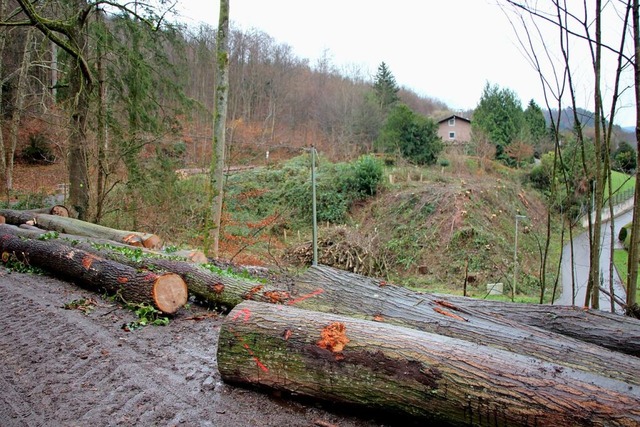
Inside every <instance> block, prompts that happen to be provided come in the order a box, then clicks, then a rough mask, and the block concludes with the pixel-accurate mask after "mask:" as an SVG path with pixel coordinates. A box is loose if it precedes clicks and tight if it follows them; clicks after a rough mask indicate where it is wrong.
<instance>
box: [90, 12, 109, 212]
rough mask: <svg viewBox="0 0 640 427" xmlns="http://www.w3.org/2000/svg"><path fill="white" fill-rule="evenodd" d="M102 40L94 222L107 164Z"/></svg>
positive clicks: (103, 193) (99, 46) (98, 59)
mask: <svg viewBox="0 0 640 427" xmlns="http://www.w3.org/2000/svg"><path fill="white" fill-rule="evenodd" d="M102 13H103V12H102V10H100V9H98V10H97V13H96V15H97V20H98V25H103V19H102ZM103 44H104V40H103V38H102V37H99V38H98V40H97V43H96V49H97V55H96V56H97V57H96V62H97V66H96V68H97V72H98V111H97V126H98V130H97V140H98V141H97V142H98V170H97V171H96V174H97V177H96V180H97V181H96V210H95V212H94V216H93V219H94V222H95V223H99V222H100V220H101V219H102V211H103V208H104V200H105V198H106V188H105V187H106V179H107V173H108V170H107V169H108V166H107V155H106V153H107V119H106V114H107V113H106V110H105V109H106V104H107V85H106V82H105V71H104V59H103V55H104V54H105V51H104V47H103Z"/></svg>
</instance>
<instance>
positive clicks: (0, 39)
mask: <svg viewBox="0 0 640 427" xmlns="http://www.w3.org/2000/svg"><path fill="white" fill-rule="evenodd" d="M4 9H5V3H4V0H0V21H2V20H3V19H4ZM7 31H9V29H8V28H0V71H2V70H3V69H4V64H3V61H2V59H3V58H4V46H5V43H6V33H7ZM3 78H4V76H3V75H2V74H0V99H3V93H2V92H3V90H2V88H3V87H4V85H3V84H2V79H3ZM3 129H4V107H3V104H2V103H0V177H2V178H4V177H5V174H6V171H7V158H6V150H5V146H4V132H3ZM7 194H8V193H7Z"/></svg>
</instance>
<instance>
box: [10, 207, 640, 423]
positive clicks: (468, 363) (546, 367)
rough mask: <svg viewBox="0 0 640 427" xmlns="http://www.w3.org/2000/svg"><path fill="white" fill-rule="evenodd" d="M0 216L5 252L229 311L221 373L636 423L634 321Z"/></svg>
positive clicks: (165, 300)
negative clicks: (173, 249) (271, 277)
mask: <svg viewBox="0 0 640 427" xmlns="http://www.w3.org/2000/svg"><path fill="white" fill-rule="evenodd" d="M0 215H2V217H3V218H5V219H6V222H7V224H4V225H0V253H1V254H2V257H3V260H4V259H5V258H16V259H20V260H22V261H25V262H29V263H30V264H32V265H37V266H40V267H43V268H46V269H48V270H49V271H51V272H54V273H56V274H58V275H62V276H64V277H67V278H69V279H71V280H73V281H74V282H76V283H79V284H82V285H84V286H86V287H88V288H90V289H95V290H99V291H108V292H110V293H116V294H119V295H121V296H122V297H123V298H124V299H126V300H130V301H139V302H145V303H148V304H152V305H153V306H155V307H156V308H158V309H159V310H161V311H163V312H165V313H175V312H176V311H177V310H179V309H180V307H181V306H182V305H183V304H184V303H185V302H186V301H187V296H188V294H190V295H192V296H193V297H195V298H197V300H198V301H202V302H205V303H207V304H213V305H216V306H218V307H222V308H224V309H225V310H231V311H230V312H229V314H228V316H227V317H226V320H225V322H224V324H223V326H222V328H221V330H220V339H219V345H218V350H217V352H218V353H217V359H218V369H219V371H220V373H221V376H222V378H223V379H224V380H225V381H229V382H234V383H239V384H242V385H251V386H259V387H265V388H270V389H277V390H282V391H285V392H291V393H296V394H299V395H305V396H309V397H313V398H317V399H321V400H325V401H331V402H338V403H341V404H352V405H357V406H363V407H366V408H375V409H378V410H381V411H384V412H389V413H393V414H401V415H404V416H410V417H418V418H419V419H420V420H425V421H430V422H434V423H443V424H448V425H474V426H475V425H479V426H484V425H487V426H488V425H539V426H556V425H603V426H604V425H611V426H636V425H640V374H639V372H640V357H639V356H640V321H637V320H635V319H630V318H627V317H622V316H618V315H612V314H607V313H603V312H600V311H593V310H583V309H579V308H575V307H556V306H548V305H525V304H509V303H501V302H492V301H479V300H474V299H470V298H462V297H453V296H448V295H436V294H423V293H416V292H412V291H409V290H407V289H405V288H402V287H398V286H394V285H392V284H389V283H386V282H384V281H381V280H378V279H373V278H369V277H365V276H362V275H359V274H355V273H351V272H346V271H343V270H338V269H335V268H331V267H327V266H322V265H320V266H313V267H311V268H309V269H308V270H307V271H306V272H305V273H304V274H302V275H301V276H299V277H296V278H294V279H293V280H292V281H289V282H286V283H273V284H267V283H264V282H258V281H251V280H247V279H240V278H236V277H230V276H226V275H222V274H216V273H213V272H212V271H211V270H208V269H206V268H204V267H202V266H200V265H197V264H195V263H193V262H189V260H188V257H187V256H186V254H183V255H185V256H184V257H183V258H182V259H181V260H179V259H176V258H167V257H164V256H162V255H163V254H162V252H160V251H158V250H157V249H146V248H142V247H140V248H138V249H136V250H139V251H140V252H141V253H143V254H144V255H145V256H144V257H141V258H140V259H131V258H129V257H127V256H124V255H123V254H122V252H119V251H118V250H115V249H114V248H117V247H118V246H119V245H121V246H127V245H129V244H143V242H144V240H145V239H146V238H147V237H148V235H146V234H145V233H134V232H117V231H118V230H115V231H116V232H114V231H113V230H103V229H101V228H100V227H99V226H94V225H87V224H86V223H85V224H82V223H78V222H77V220H72V221H71V219H70V218H52V217H53V216H55V215H50V214H48V213H46V212H45V213H43V212H24V211H23V212H10V211H7V210H4V211H0ZM11 224H14V225H11ZM28 224H31V225H28ZM34 224H35V225H34ZM38 227H42V228H38ZM49 227H50V228H49ZM45 228H46V229H47V230H51V229H53V230H58V233H56V234H55V235H51V233H50V232H47V230H44V229H45ZM96 230H97V231H96ZM65 233H70V234H65ZM80 233H84V236H85V237H81V236H80ZM92 233H98V234H92ZM123 233H126V236H129V237H127V238H123V237H124V234H123ZM97 236H100V237H97ZM131 236H138V237H136V238H133V237H131ZM43 237H45V238H46V240H42V239H43ZM109 239H113V240H109ZM114 240H115V241H117V243H114ZM158 240H159V239H158ZM96 242H103V243H104V242H111V244H112V245H113V246H109V245H96V244H95V243H96Z"/></svg>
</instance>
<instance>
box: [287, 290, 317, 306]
mask: <svg viewBox="0 0 640 427" xmlns="http://www.w3.org/2000/svg"><path fill="white" fill-rule="evenodd" d="M323 292H324V289H316V290H315V291H313V292H311V293H310V294H307V295H303V296H301V297H300V298H296V299H293V300H291V301H287V305H293V304H297V303H299V302H301V301H304V300H306V299H309V298H312V297H315V296H316V295H320V294H321V293H323Z"/></svg>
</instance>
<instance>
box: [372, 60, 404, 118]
mask: <svg viewBox="0 0 640 427" xmlns="http://www.w3.org/2000/svg"><path fill="white" fill-rule="evenodd" d="M373 89H374V90H375V94H376V98H377V99H378V102H379V105H380V107H381V108H382V109H385V110H386V109H388V108H389V107H391V106H392V105H393V104H395V103H396V102H398V100H399V99H400V98H399V97H398V91H399V90H400V88H398V85H397V83H396V79H395V77H394V76H393V74H391V71H390V70H389V68H388V67H387V64H385V63H384V62H382V63H381V64H380V65H379V66H378V73H377V74H376V77H375V81H374V83H373Z"/></svg>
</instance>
